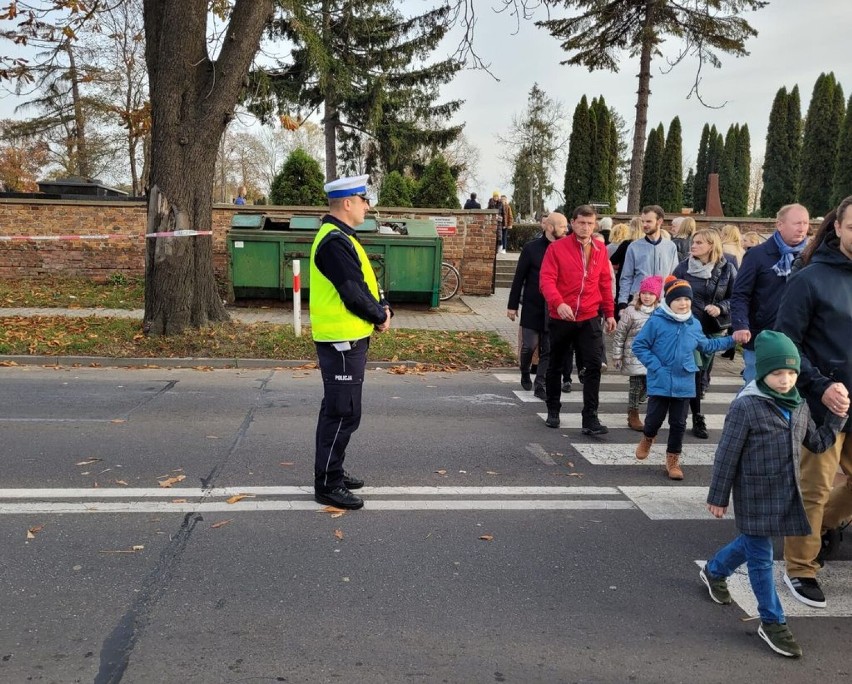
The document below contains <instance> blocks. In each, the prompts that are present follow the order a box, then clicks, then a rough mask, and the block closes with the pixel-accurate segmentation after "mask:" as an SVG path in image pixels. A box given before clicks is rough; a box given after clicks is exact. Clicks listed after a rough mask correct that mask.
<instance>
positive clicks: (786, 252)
mask: <svg viewBox="0 0 852 684" xmlns="http://www.w3.org/2000/svg"><path fill="white" fill-rule="evenodd" d="M772 239H773V240H775V245H776V246H777V247H778V251H779V252H781V258H780V259H779V260H778V261H777V262H776V263H775V265H774V266H773V267H772V270H773V271H775V272H776V273H777V274H778V275H779V276H781V277H783V278H786V277H787V276H789V275H790V271H791V270H792V268H793V261H795V259H796V257H797V256H799V255H800V254H801V253H802V250H803V249H804V248H805V245H807V243H808V239H807V238H805V239H804V240H802V241H801V242H800V243H799V244H798V245H796V246H795V247H790V245H788V244H787V243H786V242H784V240H782V239H781V233H779V232H778V231H777V230H776V231H775V232H774V233H773V234H772Z"/></svg>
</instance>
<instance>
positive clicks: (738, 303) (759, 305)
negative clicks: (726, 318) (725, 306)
mask: <svg viewBox="0 0 852 684" xmlns="http://www.w3.org/2000/svg"><path fill="white" fill-rule="evenodd" d="M808 227H809V222H808V210H807V209H805V208H804V207H803V206H802V205H801V204H788V205H786V206H783V207H781V209H779V210H778V216H777V220H776V223H775V228H776V230H775V232H774V233H773V234H772V237H770V238H769V239H768V240H767V241H766V242H764V243H762V244H760V245H758V246H757V247H752V248H751V249H750V250H748V252H746V254H745V256H744V257H743V263H742V266H741V267H740V269H739V271H738V272H737V279H736V280H735V281H734V291H733V294H732V295H731V323H732V324H733V329H734V341H736V342H739V343H740V344H742V345H743V361H745V370H744V371H743V379H744V380H745V382H746V384H748V383H749V382H751V381H752V380H754V379H755V378H754V342H753V340H754V338H755V337H757V336H758V335H759V334H760V332H761V331H762V330H766V329H770V330H771V329H772V327H773V322H774V321H775V314H776V313H778V304H779V302H780V301H781V296H782V295H783V294H784V288H785V286H786V285H787V278H788V277H789V276H790V273H791V270H792V266H793V261H794V260H795V259H796V257H797V256H799V254H801V253H802V250H803V249H804V248H805V243H806V242H807V237H808Z"/></svg>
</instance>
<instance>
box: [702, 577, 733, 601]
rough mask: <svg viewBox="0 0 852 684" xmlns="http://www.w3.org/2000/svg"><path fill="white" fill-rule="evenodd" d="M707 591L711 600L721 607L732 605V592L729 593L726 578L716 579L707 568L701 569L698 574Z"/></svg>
mask: <svg viewBox="0 0 852 684" xmlns="http://www.w3.org/2000/svg"><path fill="white" fill-rule="evenodd" d="M698 576H699V577H700V578H701V581H702V582H704V586H706V587H707V591H709V592H710V598H711V599H713V600H714V601H715V602H716V603H718V604H719V605H721V606H727V605H729V604H730V603H731V592H730V591H728V581H727V580H726V579H725V578H724V577H716V576H715V575H711V574H710V573H709V572H707V570H706V568H701V571H700V572H699V573H698Z"/></svg>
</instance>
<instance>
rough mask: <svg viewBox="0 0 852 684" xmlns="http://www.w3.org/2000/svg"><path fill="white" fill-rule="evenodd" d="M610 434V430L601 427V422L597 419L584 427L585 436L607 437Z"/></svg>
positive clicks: (604, 426) (603, 426)
mask: <svg viewBox="0 0 852 684" xmlns="http://www.w3.org/2000/svg"><path fill="white" fill-rule="evenodd" d="M608 432H609V428H608V427H607V426H606V425H601V422H600V421H599V420H598V419H597V418H595V419H594V420H591V421H589V422H588V423H587V424H586V425H584V426H583V434H584V435H593V436H597V435H605V434H607V433H608Z"/></svg>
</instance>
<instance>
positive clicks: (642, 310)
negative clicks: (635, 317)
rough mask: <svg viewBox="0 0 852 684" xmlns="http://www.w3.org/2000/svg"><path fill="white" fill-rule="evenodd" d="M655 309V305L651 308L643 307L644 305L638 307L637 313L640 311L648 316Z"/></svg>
mask: <svg viewBox="0 0 852 684" xmlns="http://www.w3.org/2000/svg"><path fill="white" fill-rule="evenodd" d="M656 308H657V305H656V304H654V305H653V306H645V305H644V304H640V305H639V311H641V312H642V313H643V314H648V315H650V314H652V313H654V310H655V309H656Z"/></svg>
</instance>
